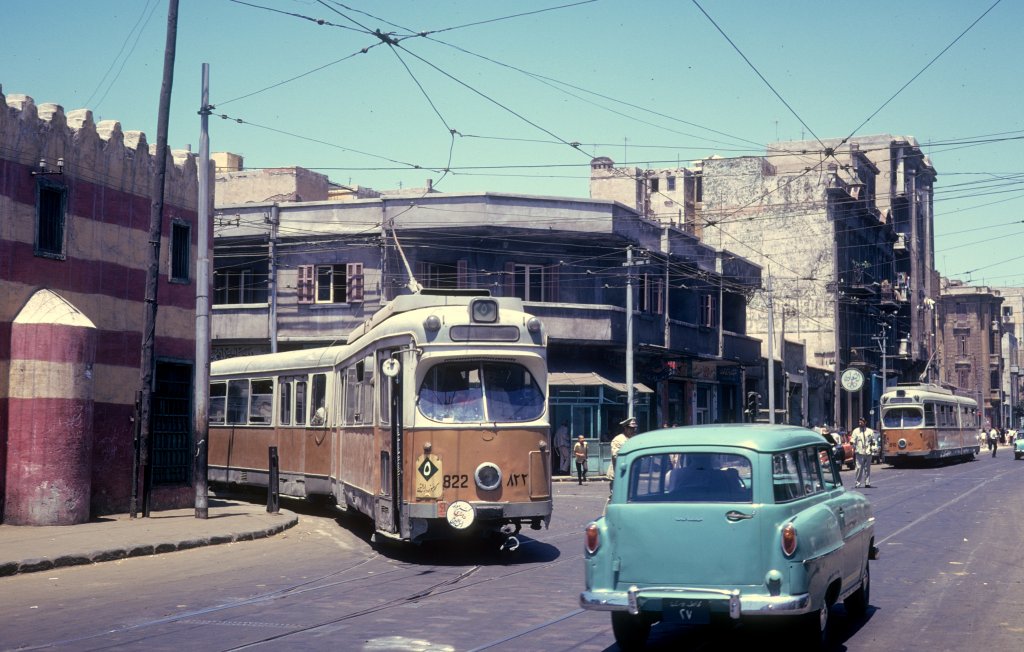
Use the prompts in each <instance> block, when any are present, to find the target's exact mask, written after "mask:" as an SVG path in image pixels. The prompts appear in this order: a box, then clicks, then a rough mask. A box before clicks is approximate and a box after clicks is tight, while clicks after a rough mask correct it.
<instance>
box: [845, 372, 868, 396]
mask: <svg viewBox="0 0 1024 652" xmlns="http://www.w3.org/2000/svg"><path fill="white" fill-rule="evenodd" d="M839 382H840V383H841V384H842V386H843V389H845V390H846V391H848V392H856V391H859V390H860V388H861V387H863V386H864V374H862V373H861V372H860V370H859V369H847V370H846V371H844V372H843V375H842V376H840V377H839Z"/></svg>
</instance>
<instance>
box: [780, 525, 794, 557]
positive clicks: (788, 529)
mask: <svg viewBox="0 0 1024 652" xmlns="http://www.w3.org/2000/svg"><path fill="white" fill-rule="evenodd" d="M794 552H796V528H795V527H793V524H792V523H786V525H784V526H783V528H782V554H784V555H786V556H787V557H792V556H793V553H794Z"/></svg>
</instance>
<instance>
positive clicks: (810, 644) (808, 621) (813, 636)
mask: <svg viewBox="0 0 1024 652" xmlns="http://www.w3.org/2000/svg"><path fill="white" fill-rule="evenodd" d="M829 615H830V614H829V608H828V604H826V603H825V602H824V601H823V602H822V603H821V606H820V607H818V610H817V611H813V612H811V613H809V614H806V615H804V616H801V617H802V618H803V619H804V622H803V627H802V629H803V632H802V633H803V634H804V638H805V639H806V641H807V643H806V645H804V646H802V647H803V649H806V650H822V649H824V648H825V645H826V644H827V643H828V625H829V622H828V621H829Z"/></svg>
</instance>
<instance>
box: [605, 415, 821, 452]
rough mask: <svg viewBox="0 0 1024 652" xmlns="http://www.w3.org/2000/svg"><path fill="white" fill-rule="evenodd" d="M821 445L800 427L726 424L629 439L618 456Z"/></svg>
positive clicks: (814, 434) (654, 432)
mask: <svg viewBox="0 0 1024 652" xmlns="http://www.w3.org/2000/svg"><path fill="white" fill-rule="evenodd" d="M821 444H827V442H826V441H825V440H824V438H823V437H822V436H821V433H819V432H815V431H813V430H808V429H807V428H801V427H800V426H785V425H769V424H767V423H729V424H720V425H717V424H716V425H706V426H683V427H679V428H664V429H661V430H651V431H649V432H644V433H641V434H639V435H634V436H633V437H631V438H630V439H629V441H627V442H626V443H625V444H623V446H622V449H621V450H619V454H620V455H623V454H627V453H630V452H632V451H636V450H643V449H646V448H658V447H663V446H734V447H738V448H749V449H750V450H755V451H766V452H772V451H783V450H790V449H793V448H800V447H802V446H810V445H821Z"/></svg>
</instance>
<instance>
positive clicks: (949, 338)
mask: <svg viewBox="0 0 1024 652" xmlns="http://www.w3.org/2000/svg"><path fill="white" fill-rule="evenodd" d="M944 280H945V279H944ZM1002 309H1003V297H1002V296H1001V295H1000V293H999V290H997V289H995V288H991V287H987V286H976V285H964V284H963V283H961V282H959V281H946V282H945V283H944V287H943V288H942V295H941V296H940V298H939V302H938V312H937V321H938V325H939V335H940V344H939V351H940V356H939V357H940V359H941V364H940V380H941V382H942V383H943V384H944V385H948V386H951V387H955V388H957V389H958V390H959V392H960V393H962V394H964V395H965V396H970V397H972V398H974V399H975V400H976V401H978V408H979V410H980V411H982V414H983V415H984V416H983V420H984V421H985V422H987V423H990V424H992V425H995V426H997V427H1008V426H1009V424H1010V413H1011V410H1010V407H1011V406H1010V405H1009V401H1008V400H1007V399H1008V395H1007V394H1006V393H1004V391H1003V374H1004V369H1005V367H1006V366H1007V365H1006V359H1005V358H1004V353H1003V335H1004V333H1006V334H1009V331H1010V330H1012V323H1011V322H1010V321H1009V320H1007V321H1004V319H1003V311H1002ZM1013 348H1016V345H1015V343H1014V346H1013Z"/></svg>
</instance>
